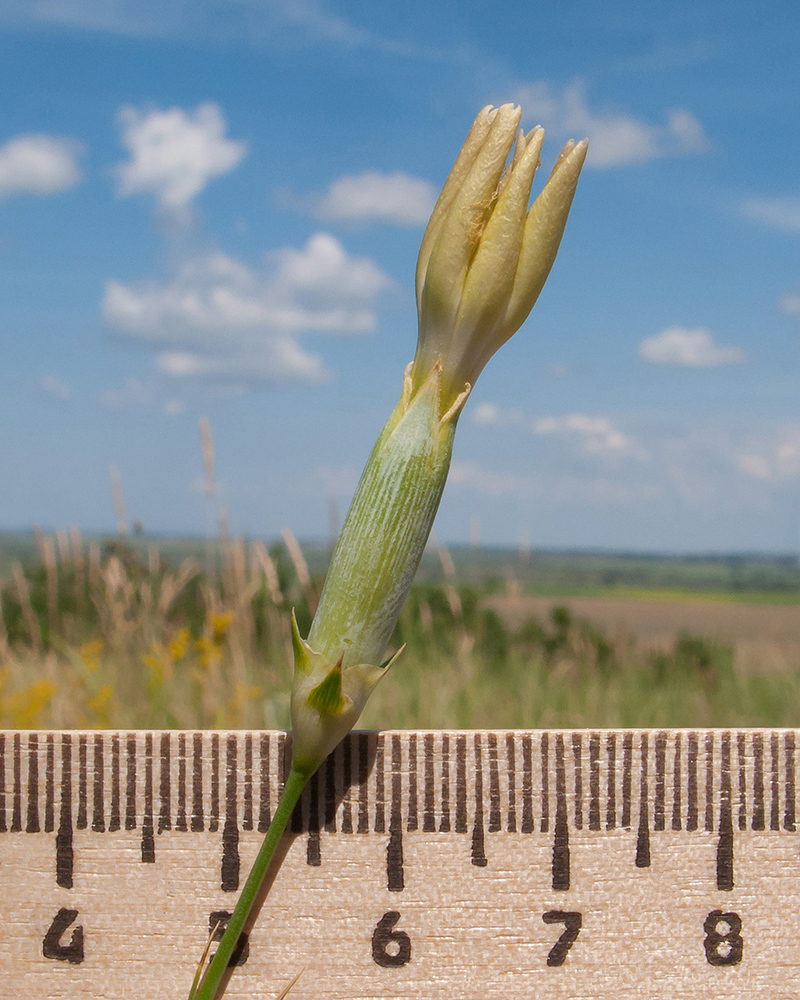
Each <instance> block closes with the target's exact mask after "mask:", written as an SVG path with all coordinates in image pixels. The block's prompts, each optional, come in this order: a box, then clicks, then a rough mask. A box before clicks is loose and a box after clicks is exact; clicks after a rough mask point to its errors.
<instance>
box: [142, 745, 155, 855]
mask: <svg viewBox="0 0 800 1000" xmlns="http://www.w3.org/2000/svg"><path fill="white" fill-rule="evenodd" d="M155 860H156V842H155V837H154V832H153V734H152V733H147V734H146V736H145V763H144V818H143V819H142V862H143V863H144V864H155Z"/></svg>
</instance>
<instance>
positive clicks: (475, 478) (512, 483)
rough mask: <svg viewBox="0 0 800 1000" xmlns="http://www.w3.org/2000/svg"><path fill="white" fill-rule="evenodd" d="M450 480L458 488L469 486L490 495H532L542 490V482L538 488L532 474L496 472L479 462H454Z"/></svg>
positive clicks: (451, 467) (477, 491)
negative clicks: (519, 474)
mask: <svg viewBox="0 0 800 1000" xmlns="http://www.w3.org/2000/svg"><path fill="white" fill-rule="evenodd" d="M448 480H449V483H450V485H451V486H452V487H454V488H456V489H457V488H465V487H469V488H471V489H473V490H474V491H475V492H476V493H480V494H483V495H484V496H490V497H499V496H508V495H510V496H525V497H531V496H535V495H536V494H537V493H540V492H541V484H539V487H538V489H537V483H536V481H535V480H534V479H533V478H532V477H530V476H518V475H515V474H513V473H505V472H495V471H493V470H490V469H486V468H484V467H483V466H481V465H479V464H478V463H477V462H453V464H452V465H451V466H450V474H449V476H448Z"/></svg>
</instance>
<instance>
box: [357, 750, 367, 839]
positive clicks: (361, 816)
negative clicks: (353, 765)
mask: <svg viewBox="0 0 800 1000" xmlns="http://www.w3.org/2000/svg"><path fill="white" fill-rule="evenodd" d="M356 741H357V743H358V785H359V792H358V833H361V834H368V833H369V757H370V754H369V750H370V747H369V737H368V736H367V734H366V733H358V735H357V736H356Z"/></svg>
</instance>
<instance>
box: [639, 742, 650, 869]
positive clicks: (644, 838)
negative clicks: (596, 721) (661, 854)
mask: <svg viewBox="0 0 800 1000" xmlns="http://www.w3.org/2000/svg"><path fill="white" fill-rule="evenodd" d="M649 743H650V741H649V740H648V737H647V733H642V737H641V743H640V755H641V756H640V771H639V829H638V831H637V835H636V867H637V868H649V867H650V816H649V809H648V791H649V789H648V782H647V770H648V769H647V763H648V760H647V758H648V753H649V749H650V746H649Z"/></svg>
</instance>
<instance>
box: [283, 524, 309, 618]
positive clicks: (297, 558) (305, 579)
mask: <svg viewBox="0 0 800 1000" xmlns="http://www.w3.org/2000/svg"><path fill="white" fill-rule="evenodd" d="M281 538H282V539H283V544H284V545H285V546H286V551H287V552H288V553H289V558H290V559H291V560H292V566H294V571H295V574H296V575H297V582H298V583H299V584H300V587H301V588H302V590H303V593H304V594H305V597H306V600H307V601H308V606H309V608H310V609H311V613H312V614H313V613H314V612H315V611H316V610H317V595H316V592H315V590H314V587H313V584H312V583H311V574H310V573H309V572H308V563H307V562H306V560H305V556H304V555H303V550H302V549H301V548H300V545H299V543H298V541H297V539H296V538H295V537H294V535H293V534H292V532H291V530H290V529H289V528H281Z"/></svg>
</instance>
